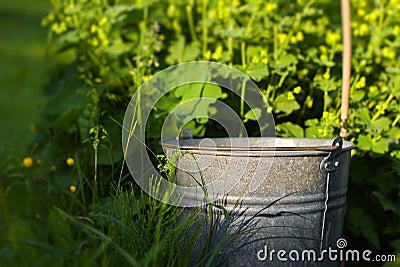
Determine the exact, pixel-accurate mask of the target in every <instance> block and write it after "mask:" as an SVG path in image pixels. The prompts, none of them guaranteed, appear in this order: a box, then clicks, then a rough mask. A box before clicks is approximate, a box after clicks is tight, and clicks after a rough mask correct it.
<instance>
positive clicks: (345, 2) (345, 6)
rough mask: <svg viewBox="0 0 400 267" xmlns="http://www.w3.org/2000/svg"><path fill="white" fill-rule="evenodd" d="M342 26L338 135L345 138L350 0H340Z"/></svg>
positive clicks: (348, 78) (349, 49)
mask: <svg viewBox="0 0 400 267" xmlns="http://www.w3.org/2000/svg"><path fill="white" fill-rule="evenodd" d="M341 11H342V28H343V64H342V105H341V106H342V110H341V123H340V137H342V138H343V139H346V138H347V136H348V132H347V126H348V125H347V118H348V116H349V95H350V75H351V23H350V22H351V16H350V0H342V2H341Z"/></svg>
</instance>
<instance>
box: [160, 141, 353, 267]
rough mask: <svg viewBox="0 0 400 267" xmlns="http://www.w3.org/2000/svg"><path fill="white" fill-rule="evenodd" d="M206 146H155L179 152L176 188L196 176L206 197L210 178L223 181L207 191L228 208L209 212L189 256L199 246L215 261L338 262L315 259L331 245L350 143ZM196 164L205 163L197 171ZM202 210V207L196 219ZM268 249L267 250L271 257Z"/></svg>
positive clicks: (337, 229)
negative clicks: (210, 215) (209, 219)
mask: <svg viewBox="0 0 400 267" xmlns="http://www.w3.org/2000/svg"><path fill="white" fill-rule="evenodd" d="M208 143H212V144H213V145H209V146H208V145H207V144H208ZM208 143H206V144H204V139H188V140H180V141H176V140H173V141H164V142H163V143H162V145H163V147H164V149H165V151H166V154H167V156H168V155H169V156H170V155H171V154H173V153H174V152H175V153H176V152H179V153H180V154H179V157H178V159H177V161H176V166H177V169H176V173H175V179H176V183H177V184H178V185H181V186H190V187H193V186H196V185H197V186H199V181H203V182H204V185H207V194H210V195H212V194H213V189H215V186H214V185H219V187H221V183H219V184H218V183H217V181H216V179H215V177H219V179H220V180H221V179H222V180H223V185H227V186H226V188H224V189H223V190H221V188H217V190H215V191H216V192H217V193H215V194H214V196H215V195H216V194H220V196H221V198H219V200H218V201H217V202H218V203H221V204H223V206H224V207H225V208H226V209H227V210H228V211H229V212H230V213H229V214H230V216H229V219H228V218H225V217H224V216H222V215H221V214H222V213H221V212H220V211H218V210H215V209H214V212H215V214H216V215H218V216H217V217H218V218H219V219H218V220H215V218H214V222H213V223H214V227H213V230H212V233H211V232H210V231H211V230H210V228H208V227H207V225H206V226H204V227H203V229H202V235H201V238H200V241H199V242H198V243H197V244H196V247H195V248H194V250H193V257H192V258H193V260H194V261H196V260H198V259H199V258H200V254H201V253H202V251H203V249H204V247H205V246H206V245H207V246H209V248H210V249H212V248H213V247H214V248H217V249H218V250H219V253H218V257H216V262H215V263H216V264H226V265H229V266H266V265H268V266H303V265H307V266H310V265H311V266H321V264H323V266H338V260H336V261H332V259H329V258H328V257H325V258H323V257H322V258H321V254H320V253H321V251H323V250H328V249H329V247H330V248H331V249H337V244H336V242H337V240H338V239H339V238H340V237H341V233H342V227H343V219H344V214H345V203H346V193H347V181H348V173H349V165H350V151H351V149H353V148H354V145H353V144H352V143H351V142H348V141H342V139H341V138H340V137H339V138H336V139H335V140H334V141H333V142H332V140H328V139H310V138H307V139H306V138H304V139H302V138H215V139H208ZM190 158H191V159H193V160H192V161H191V160H189V159H190ZM199 161H200V162H203V163H204V162H205V164H204V166H200V167H201V170H199V163H198V162H199ZM255 174H256V175H255ZM221 175H222V176H221ZM201 192H203V193H204V190H203V191H201ZM221 192H222V193H223V195H222V194H221ZM204 197H205V196H204V194H202V193H196V194H195V195H192V196H186V197H185V198H189V199H190V198H192V199H193V201H199V200H201V199H203V200H204ZM238 203H239V205H238ZM189 211H190V209H186V211H185V212H186V213H187V212H189ZM206 213H207V209H204V216H207V214H206ZM183 216H185V213H184V215H183ZM210 223H211V222H208V224H210ZM188 234H193V232H192V233H190V232H189V233H188ZM210 234H211V235H212V236H211V238H210V239H208V238H209V235H210ZM221 242H223V244H222V245H221V246H220V247H218V244H221ZM273 250H274V251H275V255H272V256H271V251H273ZM279 250H284V251H286V261H282V257H280V258H281V259H278V258H277V252H278V251H279ZM293 250H295V251H297V253H298V255H299V259H297V258H296V253H295V252H293V254H292V256H293V257H294V258H293V257H289V253H290V252H291V251H293ZM303 251H314V252H315V259H313V258H314V255H313V252H307V253H308V254H310V253H311V254H310V255H309V256H307V255H306V256H307V258H303V260H302V252H303ZM325 256H327V254H326V255H325Z"/></svg>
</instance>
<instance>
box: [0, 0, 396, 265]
mask: <svg viewBox="0 0 400 267" xmlns="http://www.w3.org/2000/svg"><path fill="white" fill-rule="evenodd" d="M52 3H53V10H52V11H51V12H50V13H49V15H48V16H47V17H45V18H44V19H43V25H47V26H48V27H49V31H50V34H49V35H50V38H51V39H50V40H51V45H52V46H53V48H55V49H56V50H57V51H58V53H64V54H67V55H69V56H70V60H69V61H68V62H67V63H66V64H64V65H61V64H60V66H58V69H56V70H55V71H54V73H53V74H52V80H51V81H50V82H49V84H48V85H47V87H46V90H45V93H46V97H47V106H46V109H45V110H44V114H43V121H42V124H41V129H40V130H41V131H40V134H38V141H37V143H36V145H35V146H34V149H33V151H35V154H34V159H35V160H36V159H40V160H41V161H42V164H41V166H40V167H38V166H37V164H36V163H35V164H34V168H40V175H39V174H38V175H37V177H36V178H35V179H37V182H38V183H40V184H41V185H43V187H41V188H44V189H43V191H41V192H40V193H43V192H46V195H47V197H48V199H49V200H48V201H49V203H51V204H52V205H55V204H60V203H64V204H63V205H65V202H68V201H72V203H73V204H71V207H69V208H68V209H66V210H67V211H68V212H70V213H71V212H72V213H74V214H81V213H83V214H86V215H87V214H88V213H89V212H93V211H94V210H95V208H96V204H98V203H99V202H101V201H102V200H104V199H106V198H107V197H109V195H110V187H111V184H113V182H117V183H118V184H119V185H122V186H126V185H127V184H129V182H131V181H130V180H128V179H127V177H129V176H125V175H124V174H125V172H126V170H124V169H123V164H122V163H121V162H122V153H121V148H120V144H121V140H120V138H121V137H120V127H121V126H120V122H121V121H122V116H123V114H124V111H125V108H126V106H127V104H128V102H129V100H130V98H131V96H132V94H133V93H134V92H135V91H136V90H137V89H138V88H139V87H140V86H141V85H142V84H143V82H145V81H147V80H148V79H149V78H151V75H153V74H155V73H156V72H158V71H160V70H162V69H163V68H165V67H168V66H169V65H171V64H177V63H183V62H187V61H192V60H211V61H218V62H221V63H225V64H228V65H230V66H232V67H234V68H236V69H238V70H240V71H242V72H244V73H245V74H247V75H248V76H249V77H250V78H251V79H253V80H254V81H255V82H257V84H258V86H259V87H260V88H261V90H262V92H263V94H264V96H265V97H266V99H267V100H268V103H269V105H270V107H269V108H268V110H267V112H273V114H274V117H275V119H276V125H277V133H278V135H280V136H294V137H317V138H333V137H334V136H336V135H338V132H339V127H340V105H341V93H340V89H341V67H342V66H341V53H342V45H341V32H340V28H341V25H340V6H339V4H340V3H339V1H325V0H319V1H302V0H298V1H296V2H294V1H292V2H288V1H280V0H271V1H258V0H246V1H238V0H233V1H226V0H221V1H217V0H199V1H172V0H171V1H141V0H137V1H127V0H114V1H97V0H82V1H63V0H58V1H52ZM352 7H353V9H352V20H353V22H352V25H351V26H352V30H353V33H354V38H353V58H352V71H353V75H352V79H351V88H350V110H349V114H350V115H349V118H348V125H349V138H348V139H349V140H350V141H352V142H354V143H355V144H356V145H357V146H358V149H357V150H355V151H354V152H353V153H352V156H353V160H352V166H351V173H350V184H349V194H348V195H349V196H348V216H347V217H346V233H347V234H348V235H350V236H351V237H352V239H353V240H358V245H360V246H362V245H363V244H364V243H365V240H366V241H367V242H368V245H370V246H373V247H375V248H381V249H382V250H383V249H385V250H387V251H388V250H391V249H396V248H397V249H398V247H396V246H395V245H396V244H397V243H398V242H397V243H396V242H394V240H395V239H396V238H398V236H399V234H400V227H399V225H398V221H399V219H400V211H399V208H398V207H400V203H399V196H400V187H399V185H400V183H399V177H400V153H399V147H400V145H399V139H400V127H399V120H400V104H399V100H400V87H399V84H400V75H399V74H400V62H399V60H400V59H399V57H398V47H399V46H400V27H399V19H398V12H399V11H400V3H399V1H397V0H392V1H384V0H378V1H369V0H354V1H352ZM203 86H204V85H200V84H196V85H188V86H182V87H179V88H177V89H176V90H175V91H173V92H171V93H170V94H168V95H166V96H165V97H164V98H163V99H161V100H160V102H159V103H158V105H157V107H156V108H155V110H154V111H153V112H152V114H151V117H150V118H149V121H148V124H147V126H146V127H147V132H149V135H148V140H147V142H148V144H149V146H150V147H151V148H153V149H154V150H155V151H157V149H159V146H158V142H157V141H158V139H159V134H160V129H161V127H162V123H163V121H164V119H165V118H166V116H167V114H168V113H169V112H170V111H171V110H172V109H174V108H175V107H177V106H179V104H180V103H182V102H184V101H187V100H190V99H194V98H198V97H199V96H207V97H209V98H208V99H207V100H204V101H203V102H201V103H200V105H199V107H200V108H199V109H196V110H186V109H182V110H178V112H180V113H179V114H181V115H182V116H187V115H196V116H199V117H202V118H199V119H197V120H195V121H191V122H190V123H189V124H188V125H187V126H186V127H188V128H190V129H191V130H192V131H193V133H194V135H196V136H199V137H201V136H204V135H207V134H208V135H212V134H215V135H218V134H220V133H219V132H218V130H216V128H215V127H213V126H214V124H213V123H212V122H211V121H209V120H207V119H204V117H207V115H209V114H210V113H212V112H218V110H215V108H214V107H213V103H215V101H216V100H217V99H218V100H222V101H226V102H227V103H230V104H232V106H233V107H234V108H235V109H236V110H237V111H238V113H239V114H240V116H241V118H242V120H243V121H244V122H245V123H246V126H247V127H248V128H249V129H250V130H251V131H249V132H255V133H257V129H254V124H252V123H254V120H255V119H256V118H257V117H258V116H259V114H260V110H248V109H247V108H246V107H245V106H243V105H241V103H240V100H238V99H235V98H234V97H233V96H232V95H230V94H227V93H226V92H225V91H224V90H223V88H219V87H218V86H212V85H207V86H205V87H204V90H199V88H203ZM186 108H187V107H186ZM158 152H159V150H158ZM67 157H74V158H75V162H76V163H75V165H74V166H73V167H71V166H67V165H66V164H65V160H66V158H67ZM29 170H31V169H29ZM24 171H27V169H26V170H24ZM43 176H45V177H50V178H49V179H46V178H43ZM28 182H32V181H29V179H23V180H21V183H28ZM50 185H51V186H50ZM71 185H74V186H76V188H77V189H76V190H77V191H76V192H72V191H73V190H70V188H69V187H70V186H71ZM23 188H24V190H28V187H26V188H25V187H23ZM1 190H3V189H2V188H1V187H0V193H1V192H2V191H1ZM7 190H8V189H7ZM9 190H11V189H9ZM119 193H121V192H119ZM121 194H122V193H121ZM89 195H90V196H91V197H88V196H89ZM119 197H123V196H122V195H119ZM89 198H90V199H89ZM60 199H63V201H61V200H60ZM129 199H130V200H129V201H134V199H135V197H133V196H132V197H131V198H129ZM0 200H1V195H0ZM67 200H68V201H67ZM114 203H117V202H114ZM124 203H126V202H122V203H119V204H118V205H120V204H121V205H122V204H124ZM118 205H116V206H114V208H117V206H118ZM152 205H155V206H157V204H155V203H153V204H152ZM160 205H162V204H160ZM67 206H68V205H67ZM161 209H162V210H163V209H167V208H166V207H162V208H161ZM78 211H79V212H78ZM127 211H129V212H131V211H130V210H129V208H126V209H124V210H122V211H121V213H123V212H127ZM136 212H138V211H136ZM169 212H172V213H173V211H169ZM129 214H130V215H131V216H134V214H132V213H129ZM164 215H165V214H164V213H163V215H159V216H164ZM114 216H115V217H114ZM124 216H125V215H124ZM157 216H158V215H157ZM157 216H155V217H157ZM144 217H146V216H144ZM88 218H90V220H92V221H94V222H95V224H96V225H95V226H96V227H97V226H98V225H97V223H99V222H98V221H97V219H96V218H94V217H88ZM107 218H109V221H108V224H105V225H110V224H111V225H113V223H115V225H116V227H120V228H119V231H121V232H118V231H117V232H114V234H113V237H112V240H114V238H117V236H118V234H121V235H122V233H123V232H124V233H126V232H129V231H124V230H123V229H124V228H123V227H122V228H121V225H120V224H119V223H117V222H115V221H114V219H113V218H119V217H118V216H117V215H115V214H111V215H110V216H109V217H107ZM123 218H124V220H125V222H127V218H128V217H123ZM47 223H48V225H49V227H50V228H49V229H53V230H50V232H52V231H53V232H54V231H58V230H59V229H56V227H55V226H54V225H57V224H60V225H61V226H60V229H65V231H64V232H65V233H69V231H72V232H74V231H75V230H76V229H75V230H74V228H73V227H72V226H71V225H70V224H71V223H72V224H75V225H76V222H75V219H74V220H72V218H71V217H69V215H67V214H65V213H63V212H60V211H59V210H55V211H51V212H50V214H49V215H48V222H47ZM146 223H150V222H149V221H146ZM151 223H154V222H151ZM150 225H152V226H155V227H156V228H157V227H159V228H158V229H165V228H163V227H161V226H157V224H156V225H154V224H150ZM90 227H91V228H87V227H83V228H84V229H86V230H85V231H86V232H85V231H83V232H85V233H86V234H87V232H91V233H92V234H93V233H94V236H96V237H97V238H98V240H97V241H95V242H97V243H96V244H97V245H98V246H99V248H98V251H97V253H95V254H96V256H98V257H102V256H99V254H100V253H101V251H102V250H104V249H107V248H108V246H111V244H112V242H114V241H111V240H109V239H107V238H105V237H102V236H101V235H99V233H95V232H94V229H101V230H103V232H105V231H106V230H107V231H111V232H110V233H113V232H112V230H110V229H106V226H102V227H100V228H95V227H92V226H90ZM129 229H131V228H129ZM149 229H150V228H149ZM142 230H143V232H140V233H139V234H143V235H144V236H146V235H147V234H149V232H146V231H148V229H142ZM29 231H30V230H28V229H25V232H26V234H27V236H29V235H31V232H29ZM103 232H101V233H103ZM12 233H15V230H13V231H12ZM117 233H118V234H117ZM15 235H18V234H15ZM65 235H66V236H64V235H60V236H59V237H58V239H57V238H56V239H54V240H52V242H53V243H54V246H53V245H52V246H51V247H50V248H47V249H49V250H56V251H61V250H62V248H64V243H65V242H67V241H68V242H69V241H70V240H69V239H68V238H69V237H67V236H69V234H65ZM167 236H168V235H167ZM121 238H124V237H121ZM16 239H18V238H17V236H12V237H10V240H14V241H13V242H14V243H15V242H16V241H15V240H16ZM88 239H90V238H89V237H88ZM144 240H147V239H146V238H144ZM392 241H393V242H392ZM88 242H92V240H88ZM142 242H143V243H140V244H139V243H135V244H133V245H132V247H131V248H132V250H133V247H135V248H136V247H140V246H142V247H143V248H146V245H148V244H147V243H146V242H147V241H143V240H142ZM157 242H158V241H157ZM160 242H161V241H160ZM165 242H166V241H165ZM354 242H356V241H354ZM14 243H13V244H14ZM122 243H123V244H125V245H126V244H127V243H128V241H127V240H125V241H123V242H122ZM161 243H162V242H161ZM161 243H157V244H161ZM352 243H353V242H352ZM117 244H118V243H117ZM352 245H353V244H352ZM36 246H44V245H43V244H36ZM166 246H167V243H163V244H162V245H160V246H155V248H154V250H147V252H148V253H150V254H149V255H163V254H162V251H164V248H165V247H166ZM80 247H83V248H84V247H85V243H83V244H77V246H76V249H79V248H80ZM114 249H115V251H119V253H120V254H121V255H124V253H125V252H123V251H120V250H119V249H118V248H117V247H115V246H114ZM124 249H126V248H124ZM89 251H90V250H89ZM60 253H61V252H60ZM145 253H146V252H145V251H141V252H140V253H138V254H134V255H135V257H141V256H143V255H145ZM159 253H161V254H159ZM110 257H113V256H110ZM149 257H150V256H149ZM125 259H126V260H127V261H128V262H130V263H132V264H134V261H130V260H129V259H127V258H125ZM149 259H150V258H149ZM102 260H105V262H113V261H112V259H108V260H106V259H102ZM144 261H145V260H144ZM163 263H164V262H163ZM168 263H171V262H168Z"/></svg>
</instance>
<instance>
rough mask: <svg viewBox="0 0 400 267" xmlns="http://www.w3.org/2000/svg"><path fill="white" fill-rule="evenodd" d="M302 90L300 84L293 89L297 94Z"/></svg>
mask: <svg viewBox="0 0 400 267" xmlns="http://www.w3.org/2000/svg"><path fill="white" fill-rule="evenodd" d="M300 92H301V87H300V86H297V87H295V88H294V89H293V93H295V94H300Z"/></svg>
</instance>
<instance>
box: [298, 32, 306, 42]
mask: <svg viewBox="0 0 400 267" xmlns="http://www.w3.org/2000/svg"><path fill="white" fill-rule="evenodd" d="M296 39H297V41H299V42H301V41H303V40H304V34H303V32H301V31H300V32H297V33H296Z"/></svg>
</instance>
